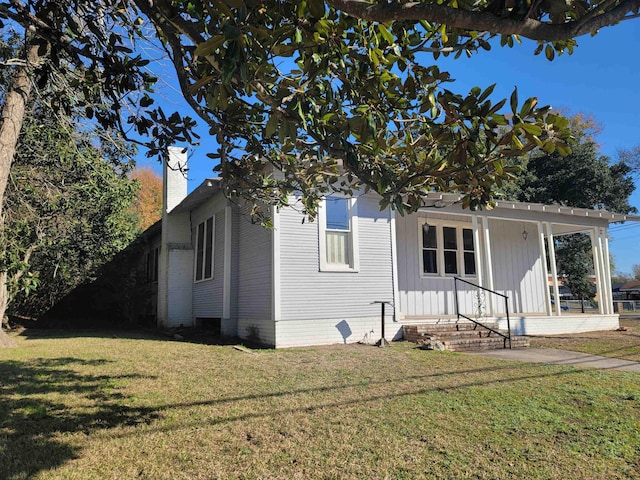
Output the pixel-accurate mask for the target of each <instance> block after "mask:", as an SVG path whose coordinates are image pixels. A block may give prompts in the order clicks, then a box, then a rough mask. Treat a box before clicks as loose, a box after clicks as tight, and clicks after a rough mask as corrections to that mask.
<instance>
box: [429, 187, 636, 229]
mask: <svg viewBox="0 0 640 480" xmlns="http://www.w3.org/2000/svg"><path fill="white" fill-rule="evenodd" d="M424 198H425V200H426V201H427V202H431V203H432V205H430V206H427V207H426V208H429V209H431V208H434V207H435V208H445V207H449V206H453V205H455V204H457V203H459V202H461V201H462V198H463V196H462V195H459V194H455V193H440V192H430V193H429V194H427V195H425V196H424ZM423 208H424V207H423ZM495 209H496V210H498V209H499V210H502V211H504V210H514V211H517V212H524V211H528V212H535V213H549V214H560V215H567V216H570V217H577V218H582V219H585V218H588V219H597V220H606V221H607V222H608V223H617V222H640V216H639V215H628V214H622V213H612V212H608V211H606V210H591V209H588V208H577V207H567V206H564V205H558V204H555V205H545V204H542V203H526V202H511V201H507V200H497V201H496V206H495ZM469 214H472V212H469ZM487 216H491V214H487Z"/></svg>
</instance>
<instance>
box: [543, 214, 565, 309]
mask: <svg viewBox="0 0 640 480" xmlns="http://www.w3.org/2000/svg"><path fill="white" fill-rule="evenodd" d="M544 226H545V228H546V230H547V243H548V245H549V260H550V262H549V263H551V279H552V281H553V298H555V306H556V308H555V311H556V315H557V316H560V315H561V312H562V309H561V308H560V289H559V288H558V267H557V266H556V247H555V245H554V244H553V229H552V228H551V224H550V223H549V222H545V223H544Z"/></svg>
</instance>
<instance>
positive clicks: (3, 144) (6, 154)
mask: <svg viewBox="0 0 640 480" xmlns="http://www.w3.org/2000/svg"><path fill="white" fill-rule="evenodd" d="M40 60H41V57H40V56H39V55H38V45H36V44H33V43H28V44H27V47H26V59H25V64H24V65H23V66H20V67H18V68H17V70H16V71H15V73H14V77H13V80H12V82H11V85H10V87H9V90H8V91H7V93H6V95H5V102H4V105H3V106H2V111H1V113H0V239H1V238H2V237H3V236H4V213H3V209H4V195H5V192H6V190H7V182H8V181H9V173H10V172H11V165H12V163H13V158H14V156H15V153H16V146H17V144H18V139H19V137H20V130H22V124H23V123H24V116H25V112H26V108H27V103H28V101H29V95H30V93H31V78H30V77H31V75H30V74H31V73H32V71H33V69H34V67H36V66H37V65H38V63H39V61H40ZM4 243H5V242H4V241H3V242H2V244H4ZM1 253H2V255H3V256H5V255H6V251H2V252H1ZM8 303H9V298H8V292H7V272H6V271H5V272H1V271H0V320H2V323H3V324H4V317H5V313H6V310H7V305H8ZM1 330H2V329H0V331H1ZM7 338H8V337H7V335H6V334H5V333H4V332H1V333H0V346H2V345H3V343H4V342H3V340H6V339H7Z"/></svg>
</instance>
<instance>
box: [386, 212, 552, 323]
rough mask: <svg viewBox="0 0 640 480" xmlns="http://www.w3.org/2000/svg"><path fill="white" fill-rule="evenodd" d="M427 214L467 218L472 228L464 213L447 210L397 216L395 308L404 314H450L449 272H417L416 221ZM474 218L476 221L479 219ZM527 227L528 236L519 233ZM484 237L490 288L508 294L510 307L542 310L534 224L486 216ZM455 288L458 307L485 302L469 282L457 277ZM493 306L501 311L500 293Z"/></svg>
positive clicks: (467, 309)
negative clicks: (432, 274) (397, 301)
mask: <svg viewBox="0 0 640 480" xmlns="http://www.w3.org/2000/svg"><path fill="white" fill-rule="evenodd" d="M425 217H426V218H433V219H435V220H438V221H444V222H447V221H449V222H468V227H465V228H472V223H471V216H470V215H452V214H447V213H436V212H434V213H431V212H419V213H418V214H414V215H408V216H405V217H398V219H397V221H396V223H397V236H398V288H399V290H400V292H399V295H400V312H401V313H402V314H404V315H405V316H418V317H420V316H451V315H455V313H456V307H455V295H454V282H453V278H451V277H449V278H447V277H428V276H422V275H421V271H422V259H421V249H420V247H421V246H420V236H419V232H420V231H419V228H420V227H419V225H420V223H421V220H422V219H424V218H425ZM479 223H480V224H481V223H482V222H479ZM525 228H526V229H527V230H528V233H529V235H528V237H527V239H526V240H525V239H524V238H523V237H522V231H523V230H524V229H525ZM482 237H483V236H482V235H481V245H480V246H477V245H476V257H477V260H479V261H482V262H483V265H482V271H483V274H484V279H483V285H485V286H486V285H487V283H488V282H487V278H486V276H487V272H488V268H487V265H486V263H485V262H484V260H485V259H483V258H482V256H481V255H480V253H481V252H482V251H483V250H484V243H483V242H484V241H483V240H482ZM489 237H490V244H491V258H492V262H493V266H492V267H493V268H492V270H493V285H494V290H496V291H498V292H500V293H502V294H504V295H507V296H508V297H509V310H510V312H511V313H543V312H544V311H545V296H544V295H545V292H544V288H545V285H546V281H545V280H544V274H543V269H542V260H541V258H540V248H539V244H538V240H537V229H536V225H535V224H533V223H527V224H526V225H525V224H523V223H522V222H519V221H507V220H498V219H490V220H489ZM468 280H469V281H470V282H472V283H478V278H477V277H471V278H468ZM458 289H459V290H460V294H459V301H460V312H461V313H464V314H466V315H469V316H471V315H474V316H475V315H477V314H478V309H479V304H482V305H484V306H485V307H486V306H487V305H488V303H489V295H490V294H485V295H484V297H481V298H480V299H479V298H478V293H477V289H476V288H475V287H472V286H469V285H466V284H461V283H458ZM491 297H492V300H491V301H493V304H494V311H495V312H498V313H500V312H504V310H505V308H504V301H503V300H502V298H501V297H498V296H494V295H491Z"/></svg>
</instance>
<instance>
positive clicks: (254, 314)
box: [232, 212, 275, 345]
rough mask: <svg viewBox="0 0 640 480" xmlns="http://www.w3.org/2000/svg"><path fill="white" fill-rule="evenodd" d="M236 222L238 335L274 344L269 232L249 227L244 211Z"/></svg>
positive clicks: (270, 238)
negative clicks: (255, 337)
mask: <svg viewBox="0 0 640 480" xmlns="http://www.w3.org/2000/svg"><path fill="white" fill-rule="evenodd" d="M237 223H238V254H237V256H238V269H237V278H236V280H235V284H236V285H237V304H238V307H237V312H238V333H237V334H238V336H239V337H240V338H247V337H249V336H251V335H252V334H253V335H254V336H257V337H258V338H259V340H260V341H261V342H263V343H265V344H268V345H275V327H274V325H273V319H272V318H271V302H272V275H271V249H272V231H271V230H268V229H266V228H263V227H261V226H260V225H254V224H252V223H251V219H250V217H249V216H248V214H247V213H246V212H245V213H244V214H240V215H238V219H237ZM232 303H233V300H232Z"/></svg>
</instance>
